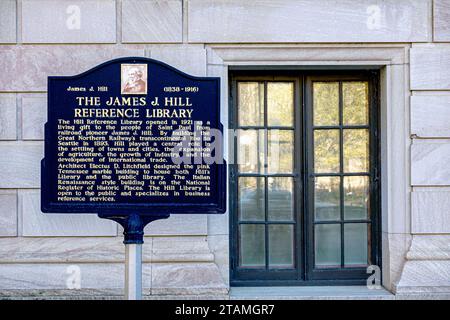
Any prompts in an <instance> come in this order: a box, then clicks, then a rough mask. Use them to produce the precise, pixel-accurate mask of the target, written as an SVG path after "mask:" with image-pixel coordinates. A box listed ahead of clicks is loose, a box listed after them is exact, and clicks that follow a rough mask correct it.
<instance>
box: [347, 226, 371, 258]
mask: <svg viewBox="0 0 450 320" xmlns="http://www.w3.org/2000/svg"><path fill="white" fill-rule="evenodd" d="M367 230H368V227H367V224H366V223H348V224H345V225H344V255H345V266H350V265H353V266H356V265H359V266H366V265H367V261H368V259H367V258H368V257H367V247H368V242H367Z"/></svg>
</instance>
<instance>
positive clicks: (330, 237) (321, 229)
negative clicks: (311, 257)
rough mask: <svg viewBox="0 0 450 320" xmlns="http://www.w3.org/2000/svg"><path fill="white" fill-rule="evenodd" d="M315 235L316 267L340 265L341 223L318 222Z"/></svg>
mask: <svg viewBox="0 0 450 320" xmlns="http://www.w3.org/2000/svg"><path fill="white" fill-rule="evenodd" d="M314 236H315V241H314V246H315V249H314V250H315V251H314V254H315V265H316V267H322V268H323V267H325V268H326V267H328V268H331V267H340V266H341V226H340V225H339V224H317V225H316V226H315V234H314Z"/></svg>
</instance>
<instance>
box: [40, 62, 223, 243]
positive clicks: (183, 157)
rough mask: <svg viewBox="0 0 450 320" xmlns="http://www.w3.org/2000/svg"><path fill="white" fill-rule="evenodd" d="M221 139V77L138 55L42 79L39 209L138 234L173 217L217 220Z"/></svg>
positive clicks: (220, 192) (220, 208)
mask: <svg viewBox="0 0 450 320" xmlns="http://www.w3.org/2000/svg"><path fill="white" fill-rule="evenodd" d="M222 132H223V129H222V125H221V123H220V79H219V78H214V77H194V76H190V75H187V74H185V73H183V72H181V71H179V70H177V69H175V68H173V67H171V66H168V65H166V64H164V63H162V62H159V61H155V60H152V59H147V58H137V57H132V58H122V59H117V60H113V61H109V62H106V63H103V64H101V65H99V66H97V67H95V68H93V69H91V70H89V71H87V72H85V73H82V74H80V75H76V76H69V77H49V78H48V120H47V123H46V124H45V158H44V159H43V160H42V174H41V176H42V182H41V207H42V211H43V212H48V213H52V212H58V213H97V214H99V216H100V217H103V218H109V219H113V220H115V221H117V222H119V223H121V224H122V225H124V227H125V229H129V231H130V230H131V231H130V232H132V229H135V231H136V230H137V231H136V232H138V233H139V235H140V233H141V232H142V230H141V227H143V226H144V225H145V224H146V223H148V222H150V221H152V220H155V219H161V218H165V217H168V216H169V214H171V213H199V214H205V213H224V212H225V206H226V195H225V190H226V165H225V163H224V161H223V156H222V150H223V148H222ZM127 226H128V227H127ZM138 238H140V236H138Z"/></svg>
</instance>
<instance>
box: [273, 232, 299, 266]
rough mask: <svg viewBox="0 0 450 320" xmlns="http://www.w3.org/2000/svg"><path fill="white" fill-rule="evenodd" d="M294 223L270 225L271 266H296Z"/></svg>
mask: <svg viewBox="0 0 450 320" xmlns="http://www.w3.org/2000/svg"><path fill="white" fill-rule="evenodd" d="M293 244H294V232H293V227H292V225H269V267H270V268H293V267H294V250H293V247H294V246H293Z"/></svg>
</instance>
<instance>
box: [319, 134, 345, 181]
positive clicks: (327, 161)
mask: <svg viewBox="0 0 450 320" xmlns="http://www.w3.org/2000/svg"><path fill="white" fill-rule="evenodd" d="M314 168H315V172H317V173H334V172H339V130H315V131H314Z"/></svg>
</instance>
